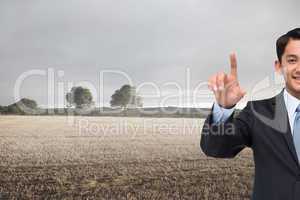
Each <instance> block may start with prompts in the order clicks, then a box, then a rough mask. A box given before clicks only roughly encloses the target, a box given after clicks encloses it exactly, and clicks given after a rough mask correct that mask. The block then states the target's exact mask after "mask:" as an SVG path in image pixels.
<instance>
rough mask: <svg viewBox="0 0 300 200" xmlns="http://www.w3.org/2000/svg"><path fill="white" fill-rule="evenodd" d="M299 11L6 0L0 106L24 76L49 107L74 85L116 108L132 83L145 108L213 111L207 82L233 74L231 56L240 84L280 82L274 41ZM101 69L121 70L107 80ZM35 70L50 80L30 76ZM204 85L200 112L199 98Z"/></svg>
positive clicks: (216, 0)
mask: <svg viewBox="0 0 300 200" xmlns="http://www.w3.org/2000/svg"><path fill="white" fill-rule="evenodd" d="M299 7H300V3H299V1H297V0H286V1H274V0H272V1H271V0H270V1H264V0H260V1H259V0H253V1H237V0H235V1H234V0H226V1H225V0H223V1H220V0H185V1H183V0H147V1H146V0H68V1H67V0H51V1H41V0H26V1H17V0H1V1H0V90H1V93H0V105H7V104H10V103H13V102H14V100H15V97H14V88H15V86H16V85H17V83H18V82H17V80H21V78H22V76H23V77H26V78H25V79H24V81H23V82H22V84H21V85H20V86H21V87H20V97H28V98H32V99H35V100H36V101H37V102H38V104H39V105H42V106H47V105H48V103H50V106H51V104H53V105H54V106H59V107H60V106H62V105H63V102H62V100H61V99H62V98H63V95H60V94H63V93H64V92H66V91H67V89H68V83H69V84H74V85H86V86H87V87H91V90H92V91H93V94H94V100H95V101H96V104H97V105H102V102H103V103H104V105H109V100H110V96H111V94H112V93H113V92H114V91H115V90H116V89H118V88H119V87H120V86H121V85H122V84H126V83H129V82H128V80H127V78H129V79H130V81H132V82H131V83H132V84H133V85H135V86H137V87H139V86H140V88H141V90H140V92H139V93H140V95H141V96H144V106H158V105H162V104H163V105H164V106H168V105H175V106H199V105H210V104H211V103H212V102H213V100H214V99H213V96H211V95H212V94H211V92H209V91H208V90H207V91H206V88H207V87H205V85H204V83H205V82H206V81H207V79H208V77H209V76H210V75H211V74H213V73H216V72H218V71H221V70H223V71H225V72H228V70H229V65H228V55H229V53H230V52H232V51H235V52H237V55H238V64H239V65H238V73H239V74H238V75H239V80H240V83H241V85H242V87H243V88H245V89H246V90H247V91H248V93H251V92H250V91H253V88H254V87H256V86H257V85H259V84H260V82H261V81H262V80H265V78H267V77H272V76H273V71H274V67H273V62H274V59H276V56H275V55H276V54H275V41H276V39H277V38H278V37H279V36H280V35H281V34H284V33H285V32H287V31H288V30H290V29H292V28H295V27H297V26H298V27H299V19H300V12H299ZM32 70H40V71H32ZM103 70H114V71H115V73H114V74H113V73H112V72H106V73H104V79H100V73H101V72H103ZM52 71H53V73H54V82H53V85H54V90H53V91H50V92H49V88H50V90H51V88H52V87H51V84H52V83H49V81H47V76H48V74H51V73H52ZM37 72H39V73H42V72H44V73H45V74H44V75H37V74H36V75H33V76H26V73H27V74H30V73H32V74H34V73H37ZM121 72H122V73H123V74H121ZM187 74H190V77H189V76H188V75H187ZM125 75H126V76H127V78H125ZM101 80H104V81H103V83H102V82H101ZM187 81H188V82H189V83H188V82H187ZM150 82H151V84H150ZM48 83H49V84H48ZM175 83H176V84H177V85H175ZM143 84H144V86H143ZM199 84H202V87H200V88H201V91H202V93H200V92H197V95H199V96H198V97H199V98H197V99H196V101H195V102H196V103H197V105H195V104H194V103H193V101H192V97H193V95H192V91H193V90H195V88H196V86H197V85H199ZM49 85H50V86H49ZM154 85H155V87H157V89H159V91H160V92H161V94H158V93H157V92H158V91H157V90H156V89H155V87H154ZM188 85H189V86H188ZM200 86H201V85H200ZM60 87H61V88H63V89H62V90H61V89H59V88H60ZM178 87H180V89H181V90H182V93H181V94H179V95H180V97H176V95H178V91H179V90H178ZM17 88H18V87H17ZM261 91H263V90H261ZM188 92H190V94H188ZM48 93H49V95H48ZM201 94H202V95H203V94H207V95H210V98H201ZM272 94H274V93H267V92H266V91H264V92H263V95H260V96H259V98H263V97H267V96H269V95H272ZM149 95H152V96H153V95H156V96H157V97H152V98H150V97H147V96H149ZM170 95H173V96H174V97H172V98H171V97H170ZM249 96H250V95H249ZM249 96H247V97H245V98H244V99H243V101H247V100H248V99H249ZM100 100H103V101H100ZM162 102H163V103H162Z"/></svg>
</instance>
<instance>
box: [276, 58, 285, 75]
mask: <svg viewBox="0 0 300 200" xmlns="http://www.w3.org/2000/svg"><path fill="white" fill-rule="evenodd" d="M275 71H276V72H277V73H279V74H283V68H282V65H281V63H280V61H279V60H276V61H275Z"/></svg>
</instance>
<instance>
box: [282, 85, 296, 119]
mask: <svg viewBox="0 0 300 200" xmlns="http://www.w3.org/2000/svg"><path fill="white" fill-rule="evenodd" d="M283 96H284V101H285V105H286V108H287V111H288V114H289V116H292V115H293V114H294V113H295V112H296V109H297V107H298V105H299V104H300V100H299V99H297V98H296V97H294V96H293V95H291V94H290V93H289V92H288V91H287V90H286V89H285V88H284V91H283Z"/></svg>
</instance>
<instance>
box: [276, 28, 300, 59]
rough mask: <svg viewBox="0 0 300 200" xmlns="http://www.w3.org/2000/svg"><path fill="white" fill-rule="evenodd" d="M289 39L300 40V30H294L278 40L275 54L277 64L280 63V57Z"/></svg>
mask: <svg viewBox="0 0 300 200" xmlns="http://www.w3.org/2000/svg"><path fill="white" fill-rule="evenodd" d="M291 39H292V40H300V28H295V29H293V30H291V31H289V32H287V33H286V34H284V35H282V36H280V37H279V38H278V40H277V42H276V52H277V57H278V60H279V62H281V57H282V55H283V54H284V51H285V47H286V46H287V44H288V42H289V41H290V40H291Z"/></svg>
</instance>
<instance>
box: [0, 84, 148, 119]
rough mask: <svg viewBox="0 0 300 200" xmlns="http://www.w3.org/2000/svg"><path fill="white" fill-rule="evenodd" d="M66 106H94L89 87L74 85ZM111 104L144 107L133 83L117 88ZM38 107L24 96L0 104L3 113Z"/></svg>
mask: <svg viewBox="0 0 300 200" xmlns="http://www.w3.org/2000/svg"><path fill="white" fill-rule="evenodd" d="M65 99H66V102H67V104H66V108H68V109H69V108H75V109H81V110H82V109H90V108H92V107H94V101H93V95H92V93H91V91H90V90H89V89H88V88H84V87H81V86H77V87H73V88H72V89H71V90H70V91H69V92H68V93H67V94H66V96H65ZM110 106H111V107H113V108H116V107H117V108H121V109H122V110H127V109H128V108H137V107H142V106H143V103H142V97H141V96H138V95H137V93H136V89H135V87H134V86H131V85H128V84H126V85H123V86H122V87H121V88H120V89H117V90H116V91H115V92H114V93H113V94H112V96H111V100H110ZM37 109H38V104H37V103H36V101H35V100H32V99H28V98H23V99H21V100H19V101H18V102H16V103H13V104H11V105H8V106H0V113H2V114H26V113H32V112H34V111H36V110H37Z"/></svg>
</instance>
